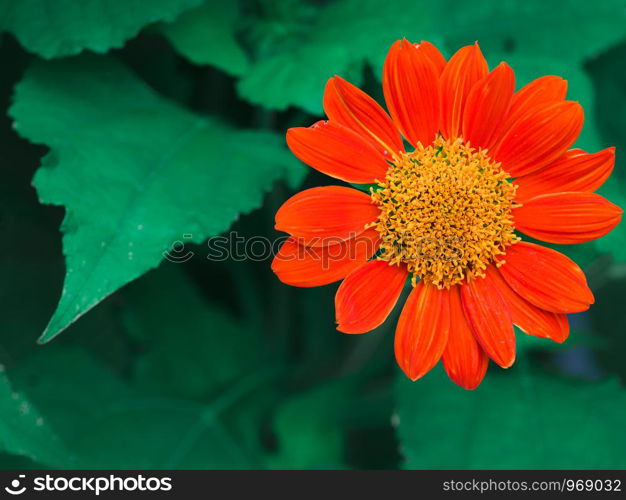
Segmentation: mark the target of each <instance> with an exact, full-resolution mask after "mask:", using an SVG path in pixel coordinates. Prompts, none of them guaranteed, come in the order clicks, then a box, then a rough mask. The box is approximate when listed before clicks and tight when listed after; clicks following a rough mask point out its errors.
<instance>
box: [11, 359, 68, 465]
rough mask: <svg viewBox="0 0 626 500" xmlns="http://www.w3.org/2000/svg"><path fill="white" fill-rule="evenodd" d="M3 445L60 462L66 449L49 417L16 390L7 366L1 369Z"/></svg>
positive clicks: (16, 452) (17, 452)
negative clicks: (6, 370)
mask: <svg viewBox="0 0 626 500" xmlns="http://www.w3.org/2000/svg"><path fill="white" fill-rule="evenodd" d="M0 449H1V450H2V451H5V452H8V453H12V454H14V455H20V456H24V457H28V458H30V459H31V460H34V461H35V462H40V463H60V462H62V461H63V460H64V459H65V456H66V453H67V452H66V450H65V448H64V446H63V444H62V442H61V441H60V440H59V439H58V438H57V436H56V434H55V433H54V431H53V430H52V429H51V428H50V426H49V425H48V422H47V420H45V419H44V417H43V416H42V415H41V414H40V413H39V411H38V410H37V409H36V408H35V407H34V406H33V405H32V403H31V402H30V401H29V400H28V399H26V398H25V397H24V395H23V394H21V393H19V392H15V391H14V390H13V388H12V387H11V385H10V384H9V381H8V379H7V377H6V375H5V374H4V369H2V372H0Z"/></svg>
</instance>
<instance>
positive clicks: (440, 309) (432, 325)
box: [272, 40, 622, 389]
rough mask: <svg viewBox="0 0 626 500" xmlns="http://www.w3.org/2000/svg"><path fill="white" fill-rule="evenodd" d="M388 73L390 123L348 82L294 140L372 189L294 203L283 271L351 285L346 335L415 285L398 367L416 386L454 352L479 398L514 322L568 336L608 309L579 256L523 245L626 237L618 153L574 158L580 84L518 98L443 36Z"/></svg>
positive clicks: (550, 84)
mask: <svg viewBox="0 0 626 500" xmlns="http://www.w3.org/2000/svg"><path fill="white" fill-rule="evenodd" d="M383 71H384V72H383V91H384V96H385V102H386V104H387V108H388V110H389V114H387V113H386V112H385V111H384V110H383V108H382V107H381V106H379V105H378V104H377V103H376V101H374V100H373V99H372V98H371V97H369V96H368V95H367V94H365V93H364V92H362V91H361V90H359V89H358V88H356V87H354V86H353V85H351V84H350V83H348V82H346V81H345V80H343V79H341V78H340V77H338V76H335V77H334V78H331V79H330V80H329V81H328V84H327V86H326V90H325V94H324V110H325V112H326V114H327V115H328V118H329V119H328V121H322V122H318V123H316V124H314V125H312V126H311V127H309V128H293V129H290V130H289V131H288V133H287V143H288V145H289V147H290V148H291V150H292V152H293V153H294V154H295V155H296V156H297V157H298V158H300V159H301V160H302V161H303V162H305V163H307V164H308V165H310V166H311V167H313V168H315V169H317V170H319V171H321V172H323V173H325V174H328V175H330V176H332V177H334V178H336V179H340V180H343V181H346V182H348V183H352V184H366V185H368V187H369V194H367V193H366V192H364V191H362V190H358V189H355V188H352V187H342V186H328V187H319V188H312V189H308V190H305V191H302V192H300V193H298V194H296V195H295V196H293V197H292V198H291V199H289V200H287V201H286V202H285V204H284V205H283V206H282V207H281V208H280V209H279V211H278V212H277V214H276V228H277V229H279V230H281V231H285V232H287V233H289V234H290V235H291V236H290V238H289V239H288V240H287V241H286V242H285V243H284V244H283V246H282V247H281V249H280V251H279V253H278V255H277V256H276V258H275V259H274V262H273V264H272V268H273V270H274V272H275V273H276V274H277V275H278V277H279V278H280V279H281V280H282V281H283V282H285V283H287V284H290V285H295V286H319V285H325V284H328V283H332V282H335V281H339V280H342V279H343V282H342V283H341V285H340V286H339V289H338V290H337V295H336V298H335V307H336V317H337V323H338V327H337V328H338V330H340V331H342V332H345V333H364V332H367V331H370V330H372V329H374V328H376V327H377V326H379V325H380V324H381V323H382V322H383V321H384V320H385V319H386V318H387V316H388V315H389V313H390V312H391V310H392V309H393V307H394V306H395V304H396V302H397V301H398V299H399V297H400V295H401V292H402V290H403V288H404V287H405V283H406V282H407V281H409V282H410V284H411V287H412V289H411V291H410V294H409V296H408V298H407V300H406V302H405V304H404V306H403V308H402V312H401V314H400V318H399V321H398V325H397V328H396V336H395V354H396V359H397V361H398V364H399V365H400V367H401V368H402V369H403V370H404V372H405V373H406V374H407V375H408V376H409V377H410V378H411V379H413V380H415V379H418V378H419V377H421V376H423V375H424V374H425V373H427V372H428V371H429V370H430V369H431V368H432V367H433V366H434V365H435V364H436V363H437V362H438V361H439V360H440V359H442V361H443V365H444V367H445V369H446V371H447V373H448V375H449V376H450V378H451V379H452V380H453V381H454V382H456V383H457V384H459V385H461V386H462V387H465V388H467V389H473V388H475V387H476V386H478V384H479V383H480V381H481V380H482V378H483V377H484V375H485V372H486V370H487V363H488V359H489V358H490V359H492V360H493V361H494V362H495V363H497V364H498V365H500V366H501V367H503V368H507V367H509V366H511V365H512V364H513V362H514V361H515V335H514V330H513V325H516V326H518V327H519V328H520V329H521V330H522V331H524V332H525V333H527V334H529V335H535V336H538V337H544V338H547V339H551V340H554V341H556V342H563V341H565V339H566V338H567V336H568V333H569V326H568V320H567V316H566V314H568V313H574V312H580V311H584V310H586V309H588V308H589V306H590V304H592V303H593V301H594V299H593V295H592V293H591V291H590V290H589V288H588V286H587V282H586V279H585V275H584V274H583V272H582V271H581V270H580V268H579V267H578V266H577V265H576V264H575V263H574V262H572V261H571V260H570V259H568V258H567V257H565V256H564V255H562V254H561V253H559V252H557V251H555V250H552V249H550V248H547V247H545V246H541V245H538V244H535V243H531V242H528V241H524V239H523V236H524V235H526V236H529V237H531V238H534V239H536V240H540V241H544V242H548V243H561V244H571V243H581V242H585V241H590V240H593V239H596V238H599V237H601V236H603V235H604V234H606V233H608V232H609V231H610V230H611V229H613V228H614V227H615V226H616V225H617V224H618V223H619V221H620V220H621V215H622V210H621V209H620V208H619V207H617V206H615V205H613V204H612V203H610V202H609V201H607V200H606V199H604V198H603V197H602V196H600V195H598V194H596V193H594V191H595V190H596V189H597V188H598V187H599V186H600V185H602V183H603V182H604V181H605V180H606V179H607V178H608V176H609V175H610V174H611V172H612V170H613V165H614V156H615V151H614V148H608V149H605V150H603V151H600V152H597V153H586V152H584V151H582V150H580V149H570V148H571V147H572V145H573V144H574V142H575V141H576V139H577V137H578V135H579V133H580V131H581V128H582V125H583V110H582V108H581V106H580V105H579V104H578V103H576V102H572V101H567V100H565V94H566V90H567V82H566V81H565V80H563V79H561V78H559V77H556V76H544V77H542V78H539V79H537V80H535V81H533V82H531V83H529V84H528V85H526V86H524V87H522V88H521V89H519V90H518V91H517V92H516V91H515V78H514V74H513V71H512V69H511V68H510V67H509V66H508V65H507V64H506V63H501V64H500V65H499V66H497V67H496V68H494V69H493V70H491V71H489V69H488V67H487V63H486V61H485V59H484V57H483V55H482V53H481V51H480V48H479V46H478V44H474V45H470V46H467V47H463V48H461V49H460V50H459V51H458V52H456V53H455V54H454V55H453V56H452V57H451V58H450V60H449V61H446V60H445V59H444V57H443V56H442V55H441V53H440V52H439V51H438V50H437V49H436V48H435V47H434V46H433V45H432V44H430V43H428V42H422V43H420V44H412V43H409V42H408V41H406V40H401V41H398V42H396V43H395V44H394V45H393V46H392V47H391V49H390V51H389V54H388V55H387V59H386V61H385V66H384V70H383ZM402 137H404V139H405V140H406V141H407V142H408V143H409V144H410V145H411V148H408V149H407V148H405V143H404V141H403V139H402ZM409 277H410V278H411V279H410V280H408V278H409Z"/></svg>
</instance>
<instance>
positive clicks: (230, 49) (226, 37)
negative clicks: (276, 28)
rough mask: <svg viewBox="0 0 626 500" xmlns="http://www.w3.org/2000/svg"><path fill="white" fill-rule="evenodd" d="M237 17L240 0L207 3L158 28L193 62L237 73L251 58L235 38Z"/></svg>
mask: <svg viewBox="0 0 626 500" xmlns="http://www.w3.org/2000/svg"><path fill="white" fill-rule="evenodd" d="M238 17H239V12H238V6H237V2H234V1H231V2H207V3H205V4H204V5H203V6H202V7H200V8H198V9H194V10H191V11H189V12H186V13H184V14H183V15H182V16H180V17H179V18H178V19H177V20H176V21H175V22H174V23H171V24H165V25H162V26H161V27H160V28H159V29H160V31H161V32H162V33H163V34H164V35H165V36H166V37H167V38H168V39H169V41H170V42H171V43H172V45H173V46H174V47H175V48H176V50H178V52H180V53H181V54H182V55H183V56H185V57H186V58H187V59H189V61H191V62H192V63H194V64H209V65H212V66H216V67H218V68H220V69H222V70H224V71H226V72H228V73H231V74H233V75H237V76H238V75H241V74H243V73H244V72H245V71H246V69H247V67H248V58H247V56H246V54H245V52H244V51H243V49H242V48H241V47H240V45H239V43H238V42H237V40H236V38H235V27H236V24H237V21H238Z"/></svg>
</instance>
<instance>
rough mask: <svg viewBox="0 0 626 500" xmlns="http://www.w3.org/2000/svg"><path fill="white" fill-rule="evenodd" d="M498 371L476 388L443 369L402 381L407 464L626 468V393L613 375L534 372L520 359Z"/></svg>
mask: <svg viewBox="0 0 626 500" xmlns="http://www.w3.org/2000/svg"><path fill="white" fill-rule="evenodd" d="M523 362H524V361H523V360H521V363H523ZM493 371H494V370H490V373H488V374H487V377H486V378H485V380H484V381H483V383H482V384H481V385H480V386H479V387H478V389H476V390H475V391H466V390H464V389H461V388H459V387H456V386H454V385H453V384H452V382H450V381H449V380H448V379H447V377H446V375H445V374H444V373H443V370H435V372H434V373H431V374H429V375H427V376H426V377H425V378H424V379H423V380H420V381H419V382H417V383H412V382H410V381H408V380H405V379H404V377H403V378H402V379H401V380H400V381H399V382H398V385H397V395H398V414H399V429H398V434H399V437H400V441H401V443H402V451H403V453H404V455H405V457H406V464H405V466H406V467H407V468H411V469H413V468H415V469H424V468H425V469H430V468H458V469H465V468H469V469H508V468H512V469H520V468H521V469H524V468H531V469H534V468H549V469H554V468H556V469H558V468H572V469H574V468H577V469H588V468H607V469H608V468H615V467H617V468H622V467H624V466H626V458H625V457H624V453H623V450H624V447H625V446H626V433H625V432H624V428H623V417H624V414H626V392H624V390H623V389H622V388H620V387H619V386H618V384H617V383H616V382H615V381H607V382H602V383H590V382H583V381H580V380H564V379H559V378H556V377H554V376H550V375H547V374H542V373H540V372H538V371H536V369H533V371H532V372H531V373H529V372H528V371H527V370H525V369H524V366H520V362H519V361H518V364H516V365H515V366H514V367H513V368H511V369H510V370H508V371H507V372H506V373H504V374H502V373H493Z"/></svg>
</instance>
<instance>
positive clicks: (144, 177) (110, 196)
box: [10, 57, 301, 341]
mask: <svg viewBox="0 0 626 500" xmlns="http://www.w3.org/2000/svg"><path fill="white" fill-rule="evenodd" d="M10 113H11V116H12V117H13V118H14V120H15V123H14V126H15V128H16V130H17V131H18V132H19V133H20V134H21V135H22V136H23V137H26V138H28V139H29V140H31V141H32V142H35V143H39V144H45V145H47V146H49V147H50V148H51V152H50V153H49V154H48V155H47V156H46V157H45V158H44V161H43V164H42V167H41V169H40V170H39V171H38V172H37V175H36V176H35V180H34V183H35V186H36V187H37V191H38V193H39V197H40V199H41V201H42V202H44V203H51V204H55V205H64V206H65V207H66V217H65V220H64V223H63V227H62V230H63V232H64V238H63V250H64V253H65V256H66V265H67V269H66V278H65V284H64V288H63V293H62V295H61V300H60V302H59V305H58V308H57V310H56V312H55V314H54V316H53V317H52V319H51V320H50V323H49V325H48V327H47V328H46V331H45V332H44V334H43V336H42V339H41V340H42V341H46V340H49V339H51V338H52V337H54V336H55V335H57V334H58V333H59V332H61V331H62V330H63V329H64V328H66V327H67V326H68V325H69V324H71V323H72V322H73V321H75V320H76V319H77V318H78V317H80V316H81V315H82V314H84V313H85V312H87V311H88V310H89V309H90V308H92V307H93V306H95V305H96V304H97V303H98V302H100V301H101V300H102V299H103V298H105V297H106V296H107V295H109V294H111V293H112V292H114V291H115V290H117V289H118V288H120V287H121V286H123V285H124V284H126V283H128V282H129V281H131V280H133V279H135V278H137V277H138V276H140V275H141V274H143V273H144V272H146V271H147V270H149V269H150V268H153V267H155V266H156V265H157V264H158V263H159V262H160V261H161V259H162V258H163V256H164V254H165V252H167V251H168V250H170V248H171V246H172V245H173V244H174V242H176V241H181V240H183V238H186V240H184V241H189V242H196V243H199V242H201V241H203V240H204V239H206V238H207V237H208V236H211V235H215V234H218V233H220V232H222V231H224V230H226V229H228V227H229V226H230V224H231V223H232V221H233V220H235V219H236V218H237V217H238V216H239V214H241V213H243V212H247V211H250V210H252V209H253V208H255V207H257V206H258V205H259V204H260V203H261V199H262V195H263V192H264V191H265V190H267V189H268V188H269V187H270V186H271V185H272V183H273V181H274V180H276V179H277V178H278V177H279V176H281V175H283V174H284V173H285V171H286V170H287V169H288V168H292V169H299V168H301V167H300V166H299V165H295V164H294V162H293V159H292V157H291V155H290V154H289V153H288V152H287V150H286V148H285V147H284V146H283V139H282V138H281V137H279V136H277V135H274V134H272V133H269V132H246V131H235V130H233V129H231V128H229V127H228V126H227V125H225V124H223V123H220V122H218V121H217V120H214V119H210V118H206V117H201V116H197V115H194V114H191V113H189V112H187V111H184V110H182V109H180V108H179V107H177V106H176V105H174V104H173V103H170V102H168V101H166V100H164V99H163V98H161V97H159V96H158V95H157V94H155V93H154V92H153V91H152V90H150V89H149V88H148V87H147V86H146V85H144V84H143V83H142V82H141V81H139V80H138V79H137V78H136V77H135V76H134V75H133V74H132V73H131V72H129V71H128V70H126V69H125V68H124V67H123V66H122V65H120V64H119V63H117V62H116V61H114V60H112V59H108V58H105V57H81V58H79V59H77V60H76V59H75V60H71V61H70V60H63V61H58V62H52V63H42V64H37V65H35V66H34V67H33V68H32V69H31V70H30V71H28V72H27V74H26V76H25V77H24V79H23V81H22V82H20V83H19V84H18V86H17V87H16V92H15V103H14V105H13V107H12V108H11V110H10Z"/></svg>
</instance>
